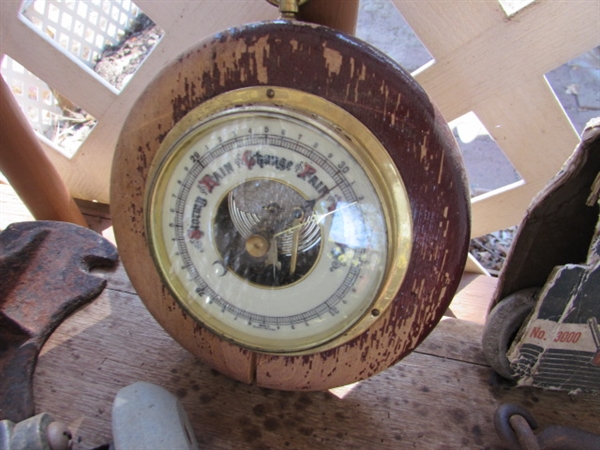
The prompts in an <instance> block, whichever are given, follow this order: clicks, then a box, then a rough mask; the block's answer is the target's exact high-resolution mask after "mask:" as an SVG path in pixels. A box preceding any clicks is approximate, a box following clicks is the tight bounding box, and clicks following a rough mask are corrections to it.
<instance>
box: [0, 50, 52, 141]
mask: <svg viewBox="0 0 600 450" xmlns="http://www.w3.org/2000/svg"><path fill="white" fill-rule="evenodd" d="M2 76H3V77H4V79H5V80H6V83H7V84H8V86H9V87H10V89H11V91H12V93H13V94H14V96H15V98H16V99H17V102H18V103H19V105H20V106H21V108H22V109H23V111H24V112H25V115H26V116H27V118H28V119H29V123H31V126H32V127H33V129H34V130H35V131H36V132H37V133H39V134H40V135H42V136H44V137H46V138H48V139H52V135H53V130H54V126H55V123H56V117H57V116H59V115H61V114H62V111H61V109H60V108H59V106H58V104H57V101H56V98H54V95H53V94H52V91H51V90H50V88H49V87H48V85H47V84H46V83H44V82H43V81H42V80H40V79H39V78H38V77H36V76H35V75H33V74H32V73H31V72H29V71H28V70H27V69H25V68H24V67H23V66H22V65H21V64H19V63H18V62H17V61H15V60H13V59H12V58H9V57H5V58H3V59H2Z"/></svg>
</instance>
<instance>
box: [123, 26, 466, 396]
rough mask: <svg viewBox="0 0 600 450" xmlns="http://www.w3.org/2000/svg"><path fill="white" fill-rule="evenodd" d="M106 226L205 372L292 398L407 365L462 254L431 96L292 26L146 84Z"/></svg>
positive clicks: (130, 120)
mask: <svg viewBox="0 0 600 450" xmlns="http://www.w3.org/2000/svg"><path fill="white" fill-rule="evenodd" d="M111 211H112V218H113V224H114V229H115V236H116V239H117V242H118V245H119V253H120V257H121V259H122V261H123V265H124V267H125V268H126V270H127V274H128V276H129V278H130V279H131V283H132V285H133V286H134V287H135V289H136V292H137V293H138V295H139V297H140V299H141V300H142V301H143V302H144V304H145V306H146V307H147V308H148V310H149V312H150V313H151V314H152V316H153V317H154V318H155V319H156V320H157V321H158V323H159V324H160V325H161V326H162V327H163V328H164V329H165V330H166V331H167V332H168V333H169V334H170V335H171V336H172V337H173V338H174V339H175V340H176V341H177V342H179V343H180V344H181V345H182V346H183V347H184V348H186V349H187V350H189V351H190V352H191V353H192V354H194V355H195V356H196V357H198V358H199V360H201V361H202V362H204V363H206V364H208V365H209V366H211V367H212V368H213V369H215V370H217V371H219V372H221V373H223V374H226V375H227V376H230V377H232V378H235V379H237V380H240V381H243V382H246V383H255V384H257V385H259V386H263V387H268V388H274V389H286V390H323V389H328V388H331V387H334V386H342V385H347V384H350V383H353V382H356V381H358V380H362V379H365V378H368V377H370V376H372V375H374V374H376V373H379V372H381V371H382V370H384V369H386V368H388V367H390V366H391V365H393V364H395V363H396V362H398V361H399V360H400V359H401V358H403V357H404V356H406V355H408V354H409V353H410V352H411V351H412V350H414V348H415V347H416V346H417V345H419V343H420V342H422V340H423V339H424V338H425V337H426V336H427V334H428V333H429V332H430V331H431V330H432V329H433V327H434V326H435V325H436V324H437V322H438V321H439V320H440V318H441V317H442V315H443V313H444V312H445V311H446V310H447V308H448V306H449V304H450V301H451V300H452V297H453V295H454V293H455V292H456V289H457V287H458V284H459V281H460V278H461V275H462V271H463V268H464V265H465V260H466V258H467V254H468V247H469V237H470V226H469V217H470V216H469V196H468V184H467V182H466V177H465V172H464V168H463V166H462V161H461V156H460V152H459V149H458V147H457V145H456V142H455V140H454V137H453V135H452V132H451V131H450V129H449V128H448V126H447V123H446V121H445V120H444V118H443V116H442V115H441V114H440V112H439V110H438V109H437V108H436V107H435V105H434V104H433V103H432V102H431V101H430V99H429V98H428V97H427V94H426V93H425V91H423V89H422V88H421V87H419V86H418V84H417V83H416V82H415V80H414V79H413V78H412V77H411V76H410V74H408V73H407V72H405V71H404V70H402V69H401V68H400V67H399V66H398V65H397V64H395V63H394V62H393V61H391V60H390V59H389V58H387V57H386V56H385V55H383V54H381V53H380V52H378V51H377V50H376V49H374V48H372V47H370V46H368V45H367V44H365V43H363V42H361V41H359V40H357V39H355V38H353V37H352V36H348V35H345V34H343V33H341V32H339V31H337V30H333V29H331V28H328V27H323V26H319V25H315V24H309V23H303V22H301V21H295V20H278V21H269V22H262V23H258V24H248V25H242V26H239V27H234V28H230V29H228V30H226V31H224V32H222V33H218V34H217V35H215V36H212V37H209V38H207V39H205V40H203V41H202V42H199V43H197V44H196V45H194V46H193V47H191V48H190V49H188V50H186V51H185V52H183V53H182V54H180V55H179V56H178V57H177V58H175V59H174V60H173V61H172V63H171V64H169V65H167V66H165V67H164V68H163V69H162V70H161V71H160V72H159V73H157V75H156V77H155V78H154V79H153V80H152V81H151V82H150V83H149V84H148V86H147V87H146V89H145V90H144V92H143V93H142V94H141V95H140V97H139V98H138V100H137V101H136V102H135V104H134V105H133V107H132V108H131V112H130V114H129V115H128V117H127V120H126V121H125V123H124V125H123V128H122V132H121V135H120V137H119V142H118V145H117V148H116V150H115V158H114V161H113V172H112V177H111Z"/></svg>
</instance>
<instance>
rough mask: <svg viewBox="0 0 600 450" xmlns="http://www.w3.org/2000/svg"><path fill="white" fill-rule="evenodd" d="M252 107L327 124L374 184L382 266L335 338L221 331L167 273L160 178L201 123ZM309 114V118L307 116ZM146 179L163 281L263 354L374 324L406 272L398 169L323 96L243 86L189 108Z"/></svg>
mask: <svg viewBox="0 0 600 450" xmlns="http://www.w3.org/2000/svg"><path fill="white" fill-rule="evenodd" d="M256 107H260V108H264V109H265V110H269V109H272V110H274V111H277V110H279V111H282V113H283V114H288V115H290V116H292V117H301V118H303V120H306V121H307V122H310V123H311V124H313V125H314V124H318V126H320V127H321V128H322V129H327V130H326V132H327V133H328V134H329V135H330V136H332V137H334V138H335V139H337V140H338V141H339V142H340V143H342V144H343V146H344V148H345V149H346V150H347V151H348V152H349V153H350V154H351V155H352V157H354V158H355V159H356V160H357V161H358V162H359V164H360V165H361V166H362V168H363V170H364V171H365V173H366V175H367V176H368V177H369V179H370V180H371V183H372V184H373V186H374V188H375V191H376V193H377V196H378V198H379V199H380V202H381V205H382V209H383V211H384V216H385V224H386V229H387V238H388V248H387V261H386V270H385V273H384V276H383V279H382V282H381V284H380V286H379V291H378V293H377V294H376V295H375V296H374V300H373V302H372V303H371V307H369V308H368V310H367V311H366V313H364V314H363V315H362V316H361V317H359V318H358V319H357V320H356V321H355V322H354V323H353V324H352V325H351V326H350V327H349V328H348V329H345V330H343V331H341V332H339V333H338V334H336V336H335V337H333V338H328V339H322V340H321V341H319V342H316V343H314V344H312V345H310V346H306V345H305V346H303V347H300V348H291V349H282V348H278V347H277V346H270V347H268V348H267V347H257V346H254V345H250V344H248V343H245V342H240V341H239V340H236V338H235V336H230V335H229V334H228V333H227V332H225V331H223V330H224V329H223V328H221V329H220V328H219V326H215V323H214V322H216V321H214V320H212V321H211V320H207V319H206V317H198V314H196V313H195V312H194V311H190V308H189V307H188V306H187V305H186V302H185V301H184V300H181V299H180V297H181V296H182V294H183V293H187V291H185V290H184V292H179V290H181V287H178V286H177V285H173V283H172V282H171V280H170V279H168V277H167V276H166V275H165V274H166V273H168V267H167V266H166V264H167V260H166V258H165V250H164V249H161V245H160V244H159V243H160V238H159V236H160V235H161V233H162V231H160V227H157V226H154V224H153V217H154V215H155V214H156V212H155V208H154V206H155V205H156V202H157V201H158V199H159V198H160V197H161V196H162V193H161V192H160V191H161V189H163V188H164V186H163V187H160V179H161V178H164V177H165V176H166V177H168V176H169V173H170V172H169V170H170V169H169V166H170V164H171V161H172V160H173V159H174V157H175V153H176V152H177V149H180V148H181V147H182V145H185V142H186V141H188V140H189V139H192V138H193V136H195V135H194V131H195V130H198V129H201V128H202V127H203V126H204V125H205V124H209V125H208V126H210V124H211V123H212V122H214V121H219V120H223V118H225V119H226V118H227V116H228V115H231V114H235V113H237V112H238V111H240V110H243V108H256ZM307 118H310V121H309V120H307ZM148 180H150V181H149V183H148V184H147V188H146V192H145V196H144V203H145V208H144V210H145V213H144V214H145V227H146V236H147V239H148V243H149V246H150V250H151V254H152V258H153V259H154V261H155V263H156V265H157V267H159V269H160V270H159V273H160V275H161V277H162V279H163V282H164V284H165V285H166V286H167V287H168V288H169V290H170V291H171V293H172V294H173V296H174V298H176V299H177V301H178V302H179V304H180V305H181V306H182V307H183V308H184V309H185V310H187V311H188V312H189V313H190V314H192V316H193V317H194V318H195V320H197V321H198V322H199V323H201V324H202V325H203V326H205V327H207V328H208V329H210V330H212V331H213V332H214V333H215V334H217V335H218V336H220V337H222V338H223V339H225V340H228V341H230V342H233V343H235V344H236V345H239V346H241V347H245V348H249V349H252V350H255V351H258V352H263V353H271V354H285V355H301V354H312V353H317V352H321V351H324V350H328V349H332V348H335V347H338V346H340V345H342V344H344V343H346V342H348V341H350V340H352V339H354V338H356V337H358V336H360V335H361V334H363V333H364V332H366V331H367V330H368V329H369V328H370V327H372V326H373V323H375V321H376V320H378V318H379V317H381V316H382V315H383V313H384V312H385V311H386V310H387V309H388V308H389V306H390V305H391V303H392V301H393V300H394V298H395V296H396V294H397V292H398V290H399V289H400V286H401V285H402V281H403V279H404V277H405V275H406V272H407V269H408V265H409V261H410V255H411V251H412V242H413V226H412V214H411V208H410V202H409V199H408V194H407V191H406V188H405V186H404V183H403V181H402V179H401V176H400V174H399V172H398V169H397V167H396V165H395V164H394V162H393V161H392V159H391V157H390V155H389V154H388V152H387V151H386V149H385V148H384V147H383V145H382V144H381V143H380V142H379V140H378V139H377V138H376V137H375V136H374V135H373V134H372V133H371V132H370V131H369V130H368V128H367V127H366V126H364V125H363V124H362V123H361V122H360V121H359V120H358V119H356V118H355V117H354V116H352V115H351V114H350V113H348V112H347V111H345V110H344V109H342V108H340V107H339V106H337V105H335V104H333V103H332V102H330V101H328V100H326V99H324V98H321V97H317V96H315V95H313V94H309V93H306V92H303V91H298V90H295V89H290V88H282V87H275V86H260V87H249V88H242V89H238V90H234V91H229V92H226V93H223V94H221V95H218V96H217V97H214V98H212V99H210V100H208V101H206V102H204V103H202V104H200V105H199V106H197V107H196V108H195V109H193V110H191V111H190V112H189V113H188V114H187V115H186V116H184V117H183V118H182V119H181V120H180V121H179V122H178V123H177V124H175V126H174V127H173V128H172V129H171V130H170V132H169V133H168V134H167V136H166V137H165V139H164V140H163V142H162V143H161V145H160V147H159V149H158V152H157V154H156V158H155V159H154V160H153V163H152V166H151V168H150V171H149V177H148ZM157 186H158V188H157ZM159 214H160V212H159Z"/></svg>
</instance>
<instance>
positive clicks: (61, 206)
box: [0, 78, 87, 227]
mask: <svg viewBox="0 0 600 450" xmlns="http://www.w3.org/2000/svg"><path fill="white" fill-rule="evenodd" d="M0 117H2V120H0V149H1V151H0V170H1V171H2V173H3V174H4V175H5V176H6V178H7V179H8V180H9V182H10V183H11V185H12V186H13V188H14V189H15V191H16V192H17V193H18V194H19V196H20V197H21V198H22V199H23V202H24V203H25V204H26V205H27V207H28V208H29V210H30V211H31V213H32V214H33V216H34V217H35V218H36V219H38V220H60V221H63V222H71V223H74V224H77V225H81V226H84V227H87V223H86V221H85V219H84V218H83V216H82V215H81V212H80V211H79V209H78V208H77V205H76V204H75V202H74V201H73V199H72V198H71V196H70V195H69V191H68V190H67V187H66V186H65V184H64V183H63V181H62V180H61V178H60V175H59V174H58V172H57V171H56V170H55V169H54V166H53V165H52V164H51V163H50V161H49V160H48V158H47V157H46V154H45V153H44V151H43V150H42V148H41V147H40V144H39V141H38V139H37V137H36V135H35V133H34V131H33V129H32V128H31V126H30V125H29V122H28V121H27V118H26V117H25V114H24V113H23V111H21V108H20V107H19V105H18V103H17V101H16V100H15V98H14V96H13V94H12V92H11V91H10V88H9V87H8V85H7V84H6V82H5V81H4V79H3V78H0Z"/></svg>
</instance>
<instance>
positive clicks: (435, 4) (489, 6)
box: [392, 0, 506, 59]
mask: <svg viewBox="0 0 600 450" xmlns="http://www.w3.org/2000/svg"><path fill="white" fill-rule="evenodd" d="M392 3H394V5H395V6H396V8H398V10H399V11H400V14H402V17H404V19H405V20H406V21H407V22H408V24H409V25H410V27H411V28H412V29H413V31H414V32H415V34H416V35H417V36H418V37H419V39H420V40H421V42H422V43H423V45H424V46H425V47H426V48H427V50H428V51H429V53H431V55H432V56H433V57H434V58H435V59H437V58H441V57H444V56H445V55H448V54H450V53H452V52H453V51H454V50H456V49H458V48H459V47H461V46H462V45H465V44H466V43H468V42H469V41H471V40H473V39H475V38H477V36H479V35H480V34H482V33H484V32H485V31H486V30H488V29H490V28H492V27H493V26H495V25H497V24H499V23H502V22H504V21H505V18H506V15H505V14H504V13H503V12H502V8H501V7H500V4H499V3H498V1H497V0H483V1H476V2H457V1H455V0H442V1H437V0H422V1H419V2H414V1H406V0H392ZM458 24H460V25H459V26H458Z"/></svg>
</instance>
